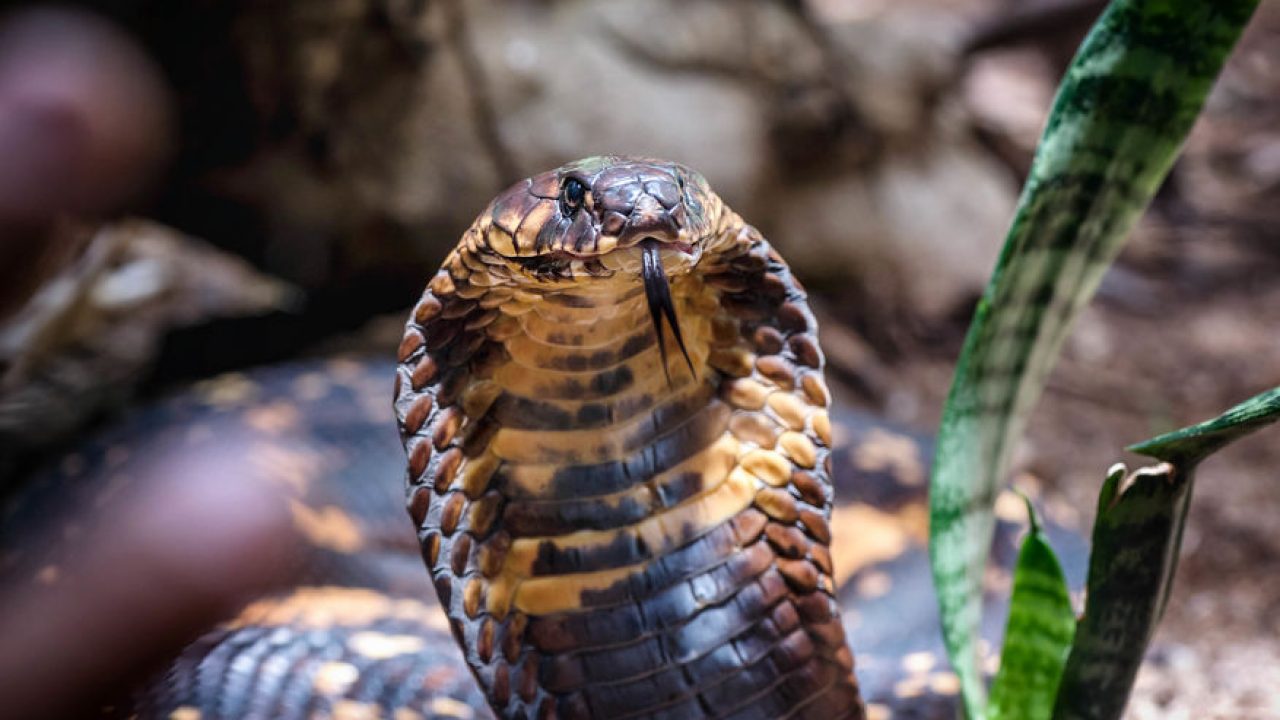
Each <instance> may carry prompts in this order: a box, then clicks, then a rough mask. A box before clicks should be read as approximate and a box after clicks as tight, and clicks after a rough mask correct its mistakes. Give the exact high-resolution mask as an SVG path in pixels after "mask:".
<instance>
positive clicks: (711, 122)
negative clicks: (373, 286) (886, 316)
mask: <svg viewBox="0 0 1280 720" xmlns="http://www.w3.org/2000/svg"><path fill="white" fill-rule="evenodd" d="M108 5H110V6H112V7H114V8H115V13H116V16H117V17H119V18H121V19H122V21H123V22H125V23H126V24H129V25H130V26H131V27H134V28H136V29H137V31H138V32H139V33H140V34H141V35H142V37H143V38H144V40H145V41H146V43H147V44H148V46H150V47H152V48H153V50H154V52H156V53H157V55H158V57H159V58H160V60H161V61H162V63H163V65H164V67H166V68H167V69H168V70H169V73H170V81H171V83H173V85H174V86H175V88H176V89H177V92H178V94H179V96H180V98H181V106H182V108H183V112H182V123H181V125H182V129H183V135H184V138H185V143H184V146H183V148H182V150H181V151H180V153H179V157H178V160H177V166H176V169H175V172H174V173H173V175H172V176H171V178H170V182H168V183H167V184H166V188H165V195H164V197H162V198H161V199H160V201H159V202H158V203H157V204H156V206H155V208H154V214H155V216H156V217H158V218H159V219H162V220H164V221H165V222H169V223H171V224H174V225H175V226H177V227H180V228H182V229H183V230H184V231H187V232H190V233H192V234H195V235H197V236H200V237H203V238H207V239H209V240H210V241H212V242H214V243H216V244H218V245H220V246H223V247H227V248H229V249H232V250H234V251H235V252H237V253H240V254H242V255H244V256H246V257H248V258H250V259H251V260H252V261H254V262H255V263H257V264H259V265H260V266H261V267H264V268H265V269H266V270H268V271H269V272H271V273H273V274H276V275H279V276H281V277H285V278H286V279H289V280H292V281H295V282H298V283H300V284H302V285H304V286H305V287H308V288H317V287H331V286H333V285H335V284H341V283H344V282H348V281H349V280H350V279H351V278H352V277H361V276H374V277H397V278H403V277H405V276H411V277H419V278H420V277H424V276H425V275H426V274H427V273H429V272H431V271H432V270H433V267H434V266H435V265H436V264H437V263H438V262H439V260H440V258H441V257H442V255H443V254H444V252H445V251H446V250H447V248H448V247H450V246H452V245H453V243H455V242H456V240H457V238H458V237H459V235H460V234H461V231H462V230H463V229H464V228H465V227H466V225H467V224H468V223H469V222H470V221H471V220H472V219H473V217H474V214H475V213H476V212H478V211H479V209H480V208H482V207H483V206H484V204H485V203H486V202H487V201H488V199H489V198H490V197H492V196H493V195H494V194H495V193H496V192H497V191H499V190H500V189H502V188H503V187H505V186H506V185H508V184H509V183H510V182H512V181H514V180H515V179H517V178H519V177H522V176H524V175H527V174H530V173H533V172H536V171H540V170H543V169H546V168H548V167H554V166H556V165H559V164H561V163H563V162H564V161H566V160H569V159H572V158H576V157H581V156H584V155H589V154H595V153H606V152H608V153H628V154H644V155H655V156H661V157H668V158H671V159H675V160H679V161H682V162H685V163H687V164H689V165H691V166H693V167H696V168H698V169H699V170H701V171H702V172H703V173H704V174H706V175H707V176H708V178H709V179H710V180H711V182H712V184H713V185H714V186H715V187H716V188H718V189H719V191H720V192H721V193H722V194H723V195H724V196H725V197H726V199H727V200H728V201H729V202H730V203H731V204H732V206H733V207H735V208H736V209H738V210H739V211H740V212H742V213H743V215H744V216H746V217H747V218H749V219H750V220H751V221H752V222H753V223H755V224H757V225H759V226H760V227H761V228H762V230H763V231H764V232H765V233H766V234H767V235H768V236H769V237H770V238H772V239H773V240H774V241H775V242H776V243H777V244H778V245H779V246H781V247H782V248H783V249H784V251H785V252H786V253H787V254H788V257H790V258H793V259H794V260H795V262H796V264H798V265H799V266H800V267H799V269H800V271H801V272H802V273H803V274H804V276H805V277H814V278H816V279H818V280H820V281H821V280H826V281H833V282H838V283H840V284H841V285H847V284H848V283H850V282H853V283H863V284H870V285H873V286H874V287H876V288H877V292H884V293H887V295H886V296H885V297H883V298H878V299H877V304H880V303H882V304H884V305H885V306H887V307H894V308H899V309H906V310H909V311H911V312H919V313H923V314H926V315H928V314H937V313H940V312H946V311H948V310H951V309H952V308H953V307H954V305H955V304H956V303H957V302H962V301H965V300H967V299H969V298H971V297H972V295H973V294H975V293H976V292H977V291H978V290H979V289H980V287H981V285H982V283H983V281H984V280H985V274H986V272H987V269H988V268H989V266H990V264H991V260H992V258H994V255H995V252H996V248H997V247H998V245H999V242H1000V239H1001V236H1002V235H1003V232H1004V229H1005V226H1006V224H1007V222H1008V219H1009V215H1010V212H1011V209H1012V203H1013V197H1014V192H1015V187H1014V183H1013V179H1012V178H1011V177H1009V174H1008V172H1007V170H1006V169H1004V168H1003V167H1001V166H1000V165H999V163H996V162H993V161H992V160H991V159H989V158H988V157H987V156H986V154H985V152H984V150H983V149H982V148H981V147H980V146H979V145H978V144H977V143H976V142H975V141H974V139H973V127H972V123H971V121H970V119H969V118H968V117H967V116H966V114H965V112H964V111H963V110H962V109H961V107H960V105H959V103H958V102H956V98H955V97H953V92H952V90H950V88H951V86H952V85H953V80H954V77H953V75H954V73H955V72H956V68H957V67H958V65H959V52H960V50H961V42H962V40H963V31H964V27H963V26H962V25H961V24H960V23H957V22H953V21H952V20H951V19H949V16H947V15H946V14H945V13H939V12H934V11H931V10H929V9H922V8H917V9H914V10H913V9H912V8H911V7H907V8H905V9H902V8H898V7H897V6H896V5H895V4H892V3H870V4H869V6H868V7H867V8H865V12H856V13H855V12H848V11H847V10H848V8H846V9H845V10H844V11H841V12H827V13H826V14H824V15H823V16H817V15H813V14H810V13H809V12H807V11H806V10H805V9H804V8H805V7H806V5H805V4H804V3H796V2H790V1H788V0H681V1H677V0H635V1H634V2H618V3H595V2H585V1H584V0H576V1H575V0H566V1H562V2H554V3H551V2H534V1H532V0H476V1H473V2H466V3H464V2H460V0H437V1H436V2H421V1H417V2H415V1H413V0H351V1H350V2H343V3H306V2H297V1H293V2H279V3H250V2H244V1H242V2H233V3H227V4H223V5H219V6H218V7H217V8H216V9H210V8H209V7H207V4H204V3H159V2H158V0H115V1H114V2H112V3H109V4H108ZM871 6H874V7H871ZM828 10H830V9H829V8H828ZM157 13H158V14H157ZM161 19H163V22H161V21H160V20H161ZM178 38H182V39H183V41H184V42H182V43H179V42H178V40H177V39H178ZM922 269H923V270H925V271H926V272H925V274H924V275H921V270H922ZM408 297H409V295H406V300H407V299H408ZM354 301H355V302H360V301H361V299H360V298H355V299H354ZM365 302H368V300H365ZM389 309H391V308H388V307H372V306H371V307H369V308H368V310H369V312H370V313H373V312H378V311H386V310H389Z"/></svg>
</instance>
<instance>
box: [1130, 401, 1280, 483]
mask: <svg viewBox="0 0 1280 720" xmlns="http://www.w3.org/2000/svg"><path fill="white" fill-rule="evenodd" d="M1277 419H1280V387H1277V388H1272V389H1271V390H1268V391H1266V392H1264V393H1261V394H1258V395H1255V396H1253V397H1251V398H1249V399H1248V400H1245V401H1244V402H1242V403H1240V404H1239V405H1236V406H1235V407H1233V408H1231V409H1230V410H1228V411H1226V412H1224V413H1222V414H1221V415H1219V416H1218V417H1216V418H1213V419H1212V420H1206V421H1204V422H1202V423H1198V424H1196V425H1192V426H1190V427H1185V428H1182V429H1181V430H1175V431H1174V432H1171V433H1165V434H1164V435H1160V436H1159V437H1154V438H1152V439H1150V440H1146V441H1143V442H1140V443H1137V444H1136V445H1130V446H1129V447H1128V450H1130V451H1131V452H1135V453H1138V454H1140V455H1146V456H1148V457H1153V458H1156V459H1157V460H1164V461H1167V462H1172V463H1177V464H1188V463H1190V464H1194V463H1198V462H1200V461H1201V460H1203V459H1205V458H1206V457H1208V456H1210V455H1212V454H1213V453H1215V452H1217V451H1218V450H1221V449H1222V448H1223V447H1225V446H1226V445H1228V444H1230V443H1232V442H1234V441H1235V440H1238V439H1240V438H1242V437H1244V436H1245V435H1248V434H1249V433H1251V432H1254V431H1255V430H1258V429H1260V428H1263V427H1266V426H1267V425H1270V424H1271V423H1273V422H1275V421H1276V420H1277Z"/></svg>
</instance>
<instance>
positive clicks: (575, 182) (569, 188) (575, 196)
mask: <svg viewBox="0 0 1280 720" xmlns="http://www.w3.org/2000/svg"><path fill="white" fill-rule="evenodd" d="M586 199H587V186H586V185H583V184H582V181H581V180H579V179H578V178H569V179H568V180H565V181H564V187H563V188H562V189H561V191H560V204H561V205H563V206H564V209H565V212H566V213H572V212H575V211H576V210H577V209H578V208H580V207H582V203H583V201H584V200H586Z"/></svg>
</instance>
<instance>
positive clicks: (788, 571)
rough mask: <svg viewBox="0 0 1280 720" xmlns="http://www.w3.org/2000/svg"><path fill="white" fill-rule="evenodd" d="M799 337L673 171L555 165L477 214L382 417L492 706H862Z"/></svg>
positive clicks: (714, 202) (822, 430)
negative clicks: (391, 418) (392, 431)
mask: <svg viewBox="0 0 1280 720" xmlns="http://www.w3.org/2000/svg"><path fill="white" fill-rule="evenodd" d="M815 332H816V327H815V322H814V318H813V315H812V313H811V312H810V310H809V307H808V305H807V303H806V300H805V292H804V289H803V288H802V286H801V285H800V284H799V282H798V281H797V280H796V279H795V278H794V277H793V275H792V274H791V272H790V270H789V269H788V267H787V265H786V263H785V262H784V261H783V260H782V258H781V257H780V256H779V255H778V254H777V252H775V251H774V250H773V249H772V248H771V247H770V245H769V243H768V242H767V241H766V240H765V239H764V238H763V237H762V236H761V234H760V233H759V232H758V231H757V230H756V229H755V228H754V227H752V226H751V225H749V224H747V223H745V222H744V221H743V220H742V218H741V217H739V216H738V215H737V214H736V213H734V212H733V211H732V210H730V209H729V208H728V207H726V206H725V204H724V203H723V202H722V201H721V200H720V198H719V197H717V196H716V195H715V193H714V192H712V191H711V189H710V188H709V187H708V185H707V182H706V181H705V180H704V179H703V178H702V177H701V176H700V175H698V174H697V173H696V172H694V171H692V170H690V169H689V168H686V167H684V166H681V165H679V164H675V163H670V162H663V161H657V160H645V159H635V158H626V157H595V158H588V159H585V160H581V161H578V162H574V163H570V164H568V165H565V166H563V167H561V168H559V169H557V170H554V171H551V172H546V173H542V174H540V175H536V176H534V177H532V178H530V179H528V180H524V181H522V182H520V183H517V184H516V185H514V186H512V187H511V188H509V189H508V190H506V191H505V192H503V193H501V194H500V195H499V196H498V197H497V198H496V199H495V200H494V201H493V202H492V203H491V204H490V205H489V207H488V208H486V209H485V210H484V211H483V212H482V213H481V214H480V216H479V218H478V219H477V220H476V221H475V223H474V224H473V225H472V226H471V227H470V228H469V229H468V230H467V231H466V233H465V234H464V236H463V238H462V240H461V242H460V243H459V244H458V246H457V247H456V248H455V249H454V250H453V251H452V252H451V253H450V254H449V255H448V257H447V258H446V259H445V261H444V264H443V267H442V268H441V270H440V271H439V273H438V274H437V275H436V276H435V277H434V278H432V279H431V281H430V284H429V285H428V287H427V290H426V292H425V293H424V294H423V296H422V299H421V301H420V302H419V303H418V304H417V306H416V308H415V309H414V311H413V314H412V317H411V318H410V319H409V322H408V325H407V329H406V333H405V335H404V340H403V344H402V345H401V359H402V360H401V364H400V366H399V371H398V376H397V392H396V400H395V408H396V412H397V417H398V419H399V423H400V428H401V435H402V439H403V441H404V446H405V450H406V452H407V456H408V507H409V513H410V515H411V517H412V520H413V523H414V525H415V526H416V528H417V531H418V537H419V540H420V542H421V545H422V550H423V556H424V558H425V560H426V564H427V566H428V568H429V569H430V572H431V575H432V578H433V581H434V584H435V587H436V590H437V592H438V594H439V598H440V601H441V603H442V605H443V606H444V608H445V610H446V612H447V614H448V617H449V622H450V626H451V628H452V631H453V634H454V637H455V639H456V640H457V641H458V642H459V644H460V645H461V646H462V648H463V651H464V654H465V657H466V660H467V663H468V664H469V665H470V667H471V669H472V671H473V673H474V674H475V676H476V678H477V679H478V681H479V683H480V684H481V686H482V687H483V689H484V691H485V693H486V696H487V698H488V700H489V703H490V704H491V706H492V707H493V709H494V710H495V711H496V712H497V713H498V714H499V715H500V716H503V717H561V718H587V717H594V718H632V717H636V718H638V717H671V718H677V717H679V718H694V717H724V718H823V719H829V718H861V717H864V710H863V708H862V702H861V700H860V697H859V691H858V686H857V683H856V681H855V680H854V676H853V672H852V671H853V655H852V653H851V651H850V649H849V647H848V645H847V643H846V641H845V632H844V628H843V626H842V623H841V616H840V612H839V607H838V605H837V603H836V601H835V597H834V590H835V588H834V584H833V580H832V561H831V555H830V550H829V543H830V541H831V532H830V527H829V521H830V508H831V501H832V487H831V481H830V465H829V461H830V455H829V454H830V447H831V444H832V441H831V424H830V420H829V418H828V414H827V407H828V404H829V394H828V391H827V386H826V384H825V382H824V380H823V375H822V370H823V356H822V352H821V350H820V349H819V346H818V344H817V342H816V340H815V337H816V336H815ZM677 351H678V352H677Z"/></svg>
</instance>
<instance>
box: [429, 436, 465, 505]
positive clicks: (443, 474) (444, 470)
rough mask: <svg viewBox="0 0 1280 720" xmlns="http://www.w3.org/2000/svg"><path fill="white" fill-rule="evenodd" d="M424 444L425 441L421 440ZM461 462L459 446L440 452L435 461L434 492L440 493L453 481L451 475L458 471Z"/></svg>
mask: <svg viewBox="0 0 1280 720" xmlns="http://www.w3.org/2000/svg"><path fill="white" fill-rule="evenodd" d="M423 444H426V441H425V440H424V441H423ZM461 463H462V450H461V449H459V448H449V449H448V450H446V451H444V452H443V453H441V454H440V457H439V459H438V460H437V461H436V470H435V479H434V480H433V482H432V487H434V488H435V490H436V492H439V493H442V492H444V491H445V489H446V488H448V487H449V484H450V483H452V482H453V476H454V475H455V474H456V473H457V472H458V465H460V464H461Z"/></svg>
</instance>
